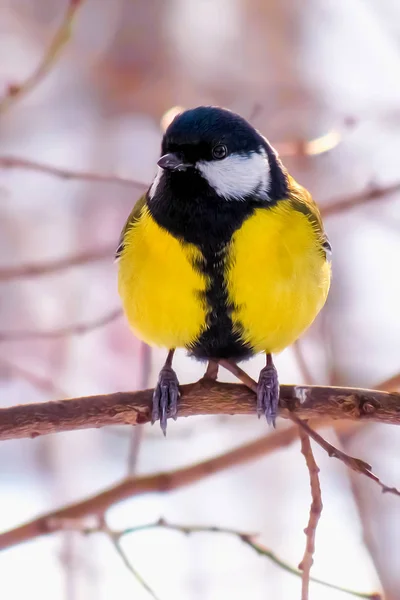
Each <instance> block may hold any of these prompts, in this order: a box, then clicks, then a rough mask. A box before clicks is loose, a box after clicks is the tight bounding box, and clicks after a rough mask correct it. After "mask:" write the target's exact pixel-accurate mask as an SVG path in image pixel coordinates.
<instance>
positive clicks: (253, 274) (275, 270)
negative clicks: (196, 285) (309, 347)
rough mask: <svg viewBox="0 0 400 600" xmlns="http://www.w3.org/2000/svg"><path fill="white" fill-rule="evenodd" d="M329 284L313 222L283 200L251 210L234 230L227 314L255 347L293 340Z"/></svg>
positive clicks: (267, 347) (320, 303) (277, 347)
mask: <svg viewBox="0 0 400 600" xmlns="http://www.w3.org/2000/svg"><path fill="white" fill-rule="evenodd" d="M329 284H330V265H329V263H328V262H327V261H326V260H325V258H324V256H323V254H322V253H321V250H320V247H319V241H318V237H317V235H316V232H315V230H314V227H313V225H312V224H311V223H310V221H309V220H308V219H307V217H306V216H305V215H304V214H302V213H301V212H298V211H295V210H293V208H292V207H291V206H290V203H289V202H288V201H280V202H278V203H277V205H276V206H275V207H273V208H270V209H268V210H265V209H262V208H260V209H258V210H256V212H255V214H254V215H253V216H252V217H250V218H249V219H248V220H247V221H246V222H245V223H244V224H243V226H242V227H241V228H240V229H239V230H238V231H237V232H236V233H235V235H234V237H233V239H232V243H231V247H230V253H229V261H228V271H227V288H228V295H229V300H230V302H231V303H232V304H233V305H234V306H235V307H236V308H235V309H234V312H233V315H232V318H233V323H234V327H235V328H236V330H237V331H240V332H241V337H242V338H243V339H244V340H245V341H246V342H247V343H249V344H250V345H251V346H253V348H254V349H255V351H256V352H259V351H267V352H279V351H281V350H283V349H284V348H285V347H286V346H288V345H290V344H291V343H292V342H294V341H295V340H296V339H297V338H298V337H299V336H300V334H301V333H302V332H303V331H304V330H305V329H306V328H307V327H308V326H309V325H310V324H311V323H312V321H313V320H314V319H315V317H316V316H317V314H318V312H319V311H320V310H321V308H322V306H323V305H324V303H325V300H326V297H327V294H328V290H329Z"/></svg>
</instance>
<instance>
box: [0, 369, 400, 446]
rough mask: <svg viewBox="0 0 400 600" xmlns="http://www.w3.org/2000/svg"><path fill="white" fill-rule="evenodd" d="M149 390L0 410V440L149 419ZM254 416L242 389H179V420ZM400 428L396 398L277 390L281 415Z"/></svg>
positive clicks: (204, 385) (205, 384)
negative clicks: (194, 417) (219, 416)
mask: <svg viewBox="0 0 400 600" xmlns="http://www.w3.org/2000/svg"><path fill="white" fill-rule="evenodd" d="M152 393H153V392H152V390H141V391H137V392H117V393H114V394H105V395H98V396H86V397H82V398H69V399H66V400H58V401H52V402H41V403H34V404H25V405H17V406H11V407H8V408H1V409H0V440H7V439H16V438H27V437H37V436H39V435H46V434H49V433H58V432H61V431H74V430H76V429H90V428H93V427H96V428H98V427H105V426H108V425H137V424H142V423H148V422H149V421H150V418H151V402H152ZM222 414H225V415H233V414H236V415H249V414H255V402H254V394H253V393H252V392H251V391H250V390H249V389H247V387H246V386H244V385H239V384H235V383H221V382H213V381H209V380H207V381H204V380H200V381H198V382H197V383H192V384H188V385H182V386H181V399H180V407H179V413H178V415H179V416H180V417H188V416H192V415H222ZM291 414H292V415H294V416H295V415H298V416H301V418H303V419H310V418H324V419H350V420H356V421H357V420H359V421H368V422H378V423H392V424H400V393H398V392H392V393H389V392H379V391H375V390H363V389H356V388H339V387H322V386H295V385H282V386H281V399H280V415H281V416H282V417H288V416H289V415H291Z"/></svg>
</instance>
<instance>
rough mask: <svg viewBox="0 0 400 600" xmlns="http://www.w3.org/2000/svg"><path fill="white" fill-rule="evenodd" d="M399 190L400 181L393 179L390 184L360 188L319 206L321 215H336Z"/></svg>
mask: <svg viewBox="0 0 400 600" xmlns="http://www.w3.org/2000/svg"><path fill="white" fill-rule="evenodd" d="M398 192H400V182H399V181H395V182H394V183H392V184H389V185H385V186H380V187H378V186H371V187H370V189H366V190H362V191H361V192H359V193H358V194H353V195H351V196H344V197H342V198H338V199H337V200H335V199H333V200H332V201H331V202H329V203H327V204H325V205H324V206H322V207H320V208H321V214H322V216H323V217H330V216H331V215H337V214H339V213H342V212H344V211H346V210H349V209H350V208H354V207H356V206H360V205H361V204H367V203H369V202H372V201H374V200H379V199H380V198H384V197H385V196H389V195H391V194H395V193H398Z"/></svg>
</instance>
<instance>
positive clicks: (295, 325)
mask: <svg viewBox="0 0 400 600" xmlns="http://www.w3.org/2000/svg"><path fill="white" fill-rule="evenodd" d="M157 165H158V169H157V173H156V175H155V178H154V180H153V182H152V184H151V185H150V187H149V189H148V191H147V192H146V193H145V194H144V195H143V196H142V197H141V198H140V199H139V200H138V202H137V203H136V205H135V206H134V208H133V210H132V212H131V214H130V215H129V217H128V219H127V221H126V224H125V226H124V228H123V230H122V233H121V236H120V240H119V244H118V248H117V251H116V260H117V262H118V289H119V294H120V297H121V300H122V305H123V309H124V312H125V315H126V318H127V320H128V322H129V325H130V327H131V329H132V330H133V332H134V333H135V334H136V335H137V337H139V338H140V339H141V340H143V341H144V342H146V343H147V344H149V345H151V346H158V347H162V348H165V349H166V350H167V359H166V362H165V364H164V366H163V368H162V369H161V371H160V374H159V379H158V383H157V385H156V387H155V389H154V393H153V401H152V423H154V422H156V421H158V420H159V421H160V425H161V429H162V430H163V432H164V435H165V433H166V428H167V418H168V417H173V418H174V419H176V418H177V411H178V405H179V397H180V392H179V381H178V378H177V375H176V373H175V371H174V369H173V364H172V363H173V356H174V352H175V349H176V348H184V349H186V350H187V351H188V354H189V355H190V356H192V357H194V358H195V359H197V360H199V361H203V362H204V361H209V364H210V362H211V363H214V364H215V363H218V362H219V361H230V362H231V363H232V364H235V365H236V364H237V363H238V362H241V361H244V360H247V359H249V358H251V357H252V356H254V355H256V354H259V353H264V354H265V357H266V364H265V367H264V368H263V369H262V370H261V372H260V375H259V379H258V383H257V398H256V400H255V402H256V410H257V414H258V416H259V417H260V416H261V415H265V417H266V419H267V422H268V423H269V424H272V425H273V426H275V421H276V417H277V412H278V405H279V381H278V374H277V370H276V367H275V365H274V362H273V358H272V355H273V354H275V353H279V352H281V351H282V350H283V349H285V348H286V347H288V346H290V345H291V344H292V343H293V342H294V341H296V340H297V339H298V338H299V336H300V335H301V334H302V333H303V332H304V331H305V330H306V329H307V328H308V327H309V326H310V325H311V323H312V322H313V321H314V319H315V317H316V316H317V314H318V313H319V311H320V310H321V309H322V307H323V305H324V304H325V301H326V299H327V295H328V291H329V286H330V280H331V245H330V243H329V240H328V237H327V235H326V233H325V231H324V227H323V223H322V219H321V214H320V211H319V209H318V206H317V204H316V203H315V202H314V200H313V198H312V196H311V194H310V193H309V192H308V191H307V189H305V188H304V187H302V186H301V185H300V184H298V183H297V182H296V181H295V179H294V178H293V177H291V175H290V174H289V173H288V171H287V170H286V169H285V167H284V166H283V164H282V162H281V160H280V158H279V156H278V154H277V152H276V151H275V149H274V148H273V147H272V145H271V144H270V143H269V142H268V140H267V139H266V138H265V137H264V136H263V135H262V134H261V133H259V131H258V130H257V129H255V128H254V127H253V126H252V125H251V124H250V123H249V122H248V121H247V120H246V119H244V118H243V117H241V116H240V115H238V114H236V113H234V112H232V111H230V110H228V109H225V108H220V107H217V106H199V107H196V108H192V109H188V110H184V111H183V112H181V113H180V114H178V115H177V116H175V118H174V119H173V121H172V122H171V123H170V124H169V126H168V127H167V129H166V131H165V133H164V135H163V138H162V143H161V156H160V158H159V160H158V162H157Z"/></svg>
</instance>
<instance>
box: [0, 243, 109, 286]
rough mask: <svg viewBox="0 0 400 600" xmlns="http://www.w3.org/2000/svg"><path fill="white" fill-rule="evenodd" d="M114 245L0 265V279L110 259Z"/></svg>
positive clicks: (8, 279)
mask: <svg viewBox="0 0 400 600" xmlns="http://www.w3.org/2000/svg"><path fill="white" fill-rule="evenodd" d="M114 253H115V246H108V247H104V248H97V249H96V250H88V251H86V252H80V253H78V254H74V255H72V256H65V257H63V258H58V259H55V260H48V261H42V262H37V263H25V264H22V265H16V266H11V267H0V281H10V280H11V279H19V278H20V277H40V276H42V275H51V274H53V273H57V272H60V271H64V270H65V269H69V268H70V267H77V266H80V265H85V264H88V263H93V262H96V261H100V260H106V259H109V261H110V262H111V260H112V259H113V257H114Z"/></svg>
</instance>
